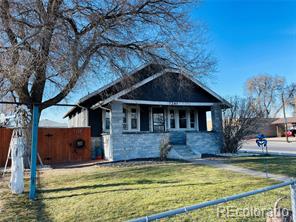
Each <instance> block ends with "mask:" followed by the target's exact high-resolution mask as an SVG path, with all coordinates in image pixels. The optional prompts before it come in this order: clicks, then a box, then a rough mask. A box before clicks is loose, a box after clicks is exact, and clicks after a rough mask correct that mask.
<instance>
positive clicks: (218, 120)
mask: <svg viewBox="0 0 296 222" xmlns="http://www.w3.org/2000/svg"><path fill="white" fill-rule="evenodd" d="M211 114H212V126H213V131H214V132H215V133H216V135H217V137H216V139H217V145H218V146H217V152H218V153H220V152H221V151H222V149H223V146H224V137H223V122H222V121H223V120H222V109H221V106H220V105H219V104H215V105H213V106H212V107H211Z"/></svg>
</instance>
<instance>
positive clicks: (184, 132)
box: [102, 99, 222, 160]
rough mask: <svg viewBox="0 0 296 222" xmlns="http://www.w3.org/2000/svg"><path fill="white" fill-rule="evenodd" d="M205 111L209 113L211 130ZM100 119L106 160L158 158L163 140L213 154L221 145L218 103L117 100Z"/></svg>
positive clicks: (174, 146)
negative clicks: (209, 129)
mask: <svg viewBox="0 0 296 222" xmlns="http://www.w3.org/2000/svg"><path fill="white" fill-rule="evenodd" d="M207 112H210V113H211V119H212V130H211V131H208V129H207ZM102 120H103V121H102V125H103V126H102V128H103V134H102V137H103V147H104V153H105V158H106V159H109V160H127V159H137V158H157V157H159V155H160V145H161V143H162V142H163V141H164V140H168V141H169V143H170V144H171V145H172V146H173V148H174V149H177V150H179V151H180V152H182V153H184V152H185V151H190V152H191V153H192V154H202V153H211V154H216V153H219V152H220V149H221V146H222V144H221V132H222V111H221V104H219V103H188V102H187V103H186V102H181V103H180V102H159V101H157V102H154V101H139V100H127V99H125V100H121V99H119V100H116V101H112V102H111V103H110V105H109V107H108V109H104V110H103V112H102ZM174 149H173V150H174ZM190 152H189V153H186V154H187V155H190ZM171 153H174V151H171ZM175 154H176V153H175ZM177 156H178V155H177V154H176V155H172V158H174V157H177Z"/></svg>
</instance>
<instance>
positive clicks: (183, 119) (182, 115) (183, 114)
mask: <svg viewBox="0 0 296 222" xmlns="http://www.w3.org/2000/svg"><path fill="white" fill-rule="evenodd" d="M179 127H180V128H183V129H184V128H187V118H186V111H185V110H179Z"/></svg>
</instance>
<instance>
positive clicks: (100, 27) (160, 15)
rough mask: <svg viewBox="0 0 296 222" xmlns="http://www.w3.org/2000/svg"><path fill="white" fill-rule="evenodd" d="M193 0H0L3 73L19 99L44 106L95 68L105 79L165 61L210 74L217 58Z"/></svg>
mask: <svg viewBox="0 0 296 222" xmlns="http://www.w3.org/2000/svg"><path fill="white" fill-rule="evenodd" d="M189 2H190V1H189V0H165V1H163V0H135V1H134V0H102V1H94V0H79V1H78V0H69V1H62V0H48V1H45V0H35V1H32V0H14V1H9V0H0V21H1V22H0V78H1V79H2V80H0V81H2V82H3V84H5V86H6V87H7V92H14V93H15V94H16V96H17V100H18V101H19V102H23V103H38V104H40V109H41V110H43V109H46V108H48V107H50V106H52V105H54V104H56V103H59V102H60V101H62V100H63V99H64V98H65V97H66V96H67V95H68V94H69V92H70V91H71V90H73V88H74V87H75V85H77V83H79V81H80V80H81V79H82V78H83V77H86V76H88V75H90V74H91V73H92V74H93V73H94V74H95V76H96V77H98V78H105V79H106V78H108V73H110V72H112V71H116V72H117V73H120V74H123V73H125V72H126V71H127V70H129V69H131V68H132V67H134V66H135V65H137V64H139V63H143V62H147V61H154V62H159V61H162V62H165V63H168V64H170V65H171V66H178V67H181V68H183V69H187V70H190V71H194V72H195V73H196V74H197V75H201V74H207V73H209V72H210V71H211V70H212V68H213V65H214V62H213V60H212V59H211V58H210V55H209V54H208V53H207V52H206V51H205V49H204V39H203V37H202V36H203V35H202V34H203V29H202V27H197V28H196V29H195V30H194V33H195V34H193V32H192V31H193V26H192V24H190V19H189V18H188V16H187V13H186V10H187V9H188V8H190V7H189V5H188V4H189ZM0 84H1V82H0ZM30 108H31V107H30Z"/></svg>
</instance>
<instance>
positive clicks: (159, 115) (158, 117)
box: [152, 108, 165, 133]
mask: <svg viewBox="0 0 296 222" xmlns="http://www.w3.org/2000/svg"><path fill="white" fill-rule="evenodd" d="M152 126H153V132H157V133H160V132H164V131H165V119H164V109H163V108H152Z"/></svg>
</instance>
